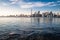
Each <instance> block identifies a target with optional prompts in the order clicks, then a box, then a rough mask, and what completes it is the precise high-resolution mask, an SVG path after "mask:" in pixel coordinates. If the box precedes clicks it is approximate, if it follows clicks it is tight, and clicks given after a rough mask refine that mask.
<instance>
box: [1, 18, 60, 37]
mask: <svg viewBox="0 0 60 40" xmlns="http://www.w3.org/2000/svg"><path fill="white" fill-rule="evenodd" d="M33 33H39V34H45V33H56V34H57V33H58V34H59V33H60V18H40V17H35V18H34V17H32V18H29V17H4V18H2V17H0V38H3V36H4V37H5V38H6V35H8V34H21V35H22V36H24V37H26V36H29V35H32V34H33ZM4 34H6V35H4ZM58 34H57V35H58ZM59 36H60V35H59Z"/></svg>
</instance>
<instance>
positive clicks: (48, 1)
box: [0, 0, 60, 15]
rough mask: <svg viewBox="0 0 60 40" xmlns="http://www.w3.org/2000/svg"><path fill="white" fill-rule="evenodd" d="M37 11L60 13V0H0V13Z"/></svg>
mask: <svg viewBox="0 0 60 40" xmlns="http://www.w3.org/2000/svg"><path fill="white" fill-rule="evenodd" d="M31 9H32V11H33V12H32V13H34V12H35V11H41V13H42V12H47V11H48V12H50V11H53V13H60V12H59V11H60V0H0V15H16V14H18V15H19V14H26V15H30V13H31Z"/></svg>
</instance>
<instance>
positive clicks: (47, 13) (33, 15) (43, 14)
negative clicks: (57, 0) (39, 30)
mask: <svg viewBox="0 0 60 40" xmlns="http://www.w3.org/2000/svg"><path fill="white" fill-rule="evenodd" d="M0 17H50V18H52V17H58V18H60V14H59V13H57V14H55V13H53V12H52V11H50V12H44V13H40V11H38V12H34V13H32V11H31V15H24V14H20V15H8V16H0Z"/></svg>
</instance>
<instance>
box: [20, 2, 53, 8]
mask: <svg viewBox="0 0 60 40" xmlns="http://www.w3.org/2000/svg"><path fill="white" fill-rule="evenodd" d="M53 3H54V2H48V3H43V2H30V3H21V4H20V7H21V8H31V7H43V6H48V5H51V4H53Z"/></svg>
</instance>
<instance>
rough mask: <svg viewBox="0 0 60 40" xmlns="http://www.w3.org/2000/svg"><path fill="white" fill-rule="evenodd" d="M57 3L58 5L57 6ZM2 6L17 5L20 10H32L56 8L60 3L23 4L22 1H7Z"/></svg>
mask: <svg viewBox="0 0 60 40" xmlns="http://www.w3.org/2000/svg"><path fill="white" fill-rule="evenodd" d="M58 3H59V4H58ZM3 5H6V6H7V5H11V6H12V5H18V6H19V7H20V8H33V7H44V6H48V7H49V6H50V7H52V6H57V5H60V1H57V2H25V1H23V0H9V3H3Z"/></svg>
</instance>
